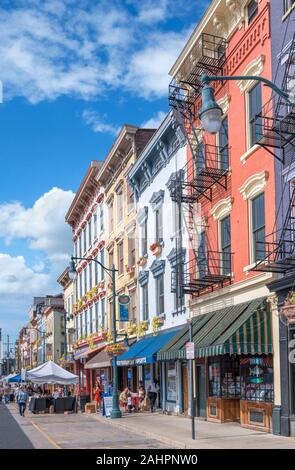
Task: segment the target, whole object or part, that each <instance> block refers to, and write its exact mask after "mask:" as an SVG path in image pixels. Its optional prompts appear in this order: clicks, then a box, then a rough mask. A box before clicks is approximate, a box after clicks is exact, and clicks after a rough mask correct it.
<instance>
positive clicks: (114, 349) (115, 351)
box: [106, 343, 128, 357]
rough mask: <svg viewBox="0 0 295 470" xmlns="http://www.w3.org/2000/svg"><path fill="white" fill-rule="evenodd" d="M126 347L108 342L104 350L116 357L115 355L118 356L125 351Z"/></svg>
mask: <svg viewBox="0 0 295 470" xmlns="http://www.w3.org/2000/svg"><path fill="white" fill-rule="evenodd" d="M127 349H128V348H127V347H126V346H124V345H123V344H120V343H119V344H118V343H115V344H110V345H109V346H107V347H106V352H107V354H108V355H109V356H111V357H116V356H120V355H121V354H123V353H124V352H125V351H127Z"/></svg>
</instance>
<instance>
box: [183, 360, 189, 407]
mask: <svg viewBox="0 0 295 470" xmlns="http://www.w3.org/2000/svg"><path fill="white" fill-rule="evenodd" d="M182 384H183V412H184V414H186V415H187V412H188V373H187V365H186V364H183V365H182Z"/></svg>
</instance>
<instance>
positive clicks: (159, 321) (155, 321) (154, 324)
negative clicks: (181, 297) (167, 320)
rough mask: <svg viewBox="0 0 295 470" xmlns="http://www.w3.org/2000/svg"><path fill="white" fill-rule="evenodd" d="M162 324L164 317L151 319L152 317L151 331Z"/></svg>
mask: <svg viewBox="0 0 295 470" xmlns="http://www.w3.org/2000/svg"><path fill="white" fill-rule="evenodd" d="M163 325H164V318H163V317H153V319H152V328H153V331H157V330H158V329H159V328H160V327H161V326H163Z"/></svg>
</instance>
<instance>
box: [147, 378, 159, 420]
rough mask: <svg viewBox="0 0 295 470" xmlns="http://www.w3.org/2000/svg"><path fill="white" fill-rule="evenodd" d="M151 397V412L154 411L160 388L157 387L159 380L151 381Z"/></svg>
mask: <svg viewBox="0 0 295 470" xmlns="http://www.w3.org/2000/svg"><path fill="white" fill-rule="evenodd" d="M149 395H150V396H149V398H150V407H151V413H153V411H154V407H155V404H156V400H157V396H158V388H157V381H156V380H155V381H153V380H152V382H151V385H150V386H149Z"/></svg>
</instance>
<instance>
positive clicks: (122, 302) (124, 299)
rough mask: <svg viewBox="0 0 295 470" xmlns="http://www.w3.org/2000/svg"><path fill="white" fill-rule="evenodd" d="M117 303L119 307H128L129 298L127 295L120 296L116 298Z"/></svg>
mask: <svg viewBox="0 0 295 470" xmlns="http://www.w3.org/2000/svg"><path fill="white" fill-rule="evenodd" d="M118 302H119V304H120V305H129V304H130V296H129V295H127V294H120V295H119V296H118Z"/></svg>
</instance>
